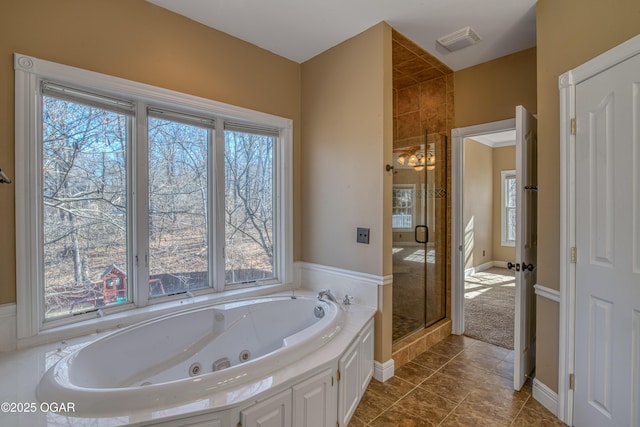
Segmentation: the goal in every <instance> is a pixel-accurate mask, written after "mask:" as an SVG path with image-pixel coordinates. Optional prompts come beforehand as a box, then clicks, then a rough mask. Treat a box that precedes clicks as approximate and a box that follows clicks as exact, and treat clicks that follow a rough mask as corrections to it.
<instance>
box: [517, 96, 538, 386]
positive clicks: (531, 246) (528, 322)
mask: <svg viewBox="0 0 640 427" xmlns="http://www.w3.org/2000/svg"><path fill="white" fill-rule="evenodd" d="M537 152H538V150H537V120H536V118H535V117H533V116H532V115H531V114H530V113H529V112H528V111H527V110H526V109H525V108H524V107H522V106H520V105H519V106H517V107H516V188H517V190H516V217H517V226H516V301H515V303H516V304H515V316H516V318H515V322H514V343H513V349H514V359H513V361H514V363H513V388H514V389H516V390H520V389H521V388H522V386H523V385H524V383H525V381H526V380H527V377H528V375H529V374H530V373H531V372H532V371H533V368H534V366H535V353H536V346H535V344H536V330H535V328H536V325H535V323H536V322H535V313H536V307H535V304H536V298H535V292H534V287H533V286H534V285H535V284H536V268H535V266H536V260H537V247H538V243H537V218H536V214H537V201H538V197H537V196H538V192H537V185H538V184H537V163H536V157H537Z"/></svg>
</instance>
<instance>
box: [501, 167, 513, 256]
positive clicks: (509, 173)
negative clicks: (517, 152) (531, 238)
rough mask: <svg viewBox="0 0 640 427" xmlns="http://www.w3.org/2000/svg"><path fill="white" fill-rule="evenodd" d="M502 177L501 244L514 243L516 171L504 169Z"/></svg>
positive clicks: (510, 244) (508, 244) (509, 244)
mask: <svg viewBox="0 0 640 427" xmlns="http://www.w3.org/2000/svg"><path fill="white" fill-rule="evenodd" d="M501 178H502V197H501V200H502V213H501V223H502V233H501V235H502V236H501V237H502V246H515V245H516V171H515V170H504V171H502V172H501Z"/></svg>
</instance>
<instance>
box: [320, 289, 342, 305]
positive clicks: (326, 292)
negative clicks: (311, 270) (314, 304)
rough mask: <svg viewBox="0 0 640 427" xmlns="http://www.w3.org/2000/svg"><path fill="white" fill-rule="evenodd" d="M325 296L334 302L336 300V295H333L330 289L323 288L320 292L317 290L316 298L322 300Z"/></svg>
mask: <svg viewBox="0 0 640 427" xmlns="http://www.w3.org/2000/svg"><path fill="white" fill-rule="evenodd" d="M325 297H326V298H327V299H328V300H329V301H331V302H335V303H337V302H338V300H337V299H336V297H334V296H333V294H332V293H331V289H323V290H321V291H320V292H318V299H319V300H322V299H324V298H325Z"/></svg>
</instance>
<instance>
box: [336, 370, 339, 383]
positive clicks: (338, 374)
mask: <svg viewBox="0 0 640 427" xmlns="http://www.w3.org/2000/svg"><path fill="white" fill-rule="evenodd" d="M336 376H337V377H338V381H340V369H338V373H337V374H336Z"/></svg>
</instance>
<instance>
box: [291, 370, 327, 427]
mask: <svg viewBox="0 0 640 427" xmlns="http://www.w3.org/2000/svg"><path fill="white" fill-rule="evenodd" d="M333 373H334V370H333V369H326V370H325V371H323V372H321V373H320V374H318V375H315V376H313V377H311V378H309V379H308V380H306V381H303V382H301V383H299V384H296V385H295V386H293V425H294V426H295V427H334V426H335V425H336V400H337V399H336V397H337V393H336V391H337V387H336V386H334V383H335V381H334V377H333Z"/></svg>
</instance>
